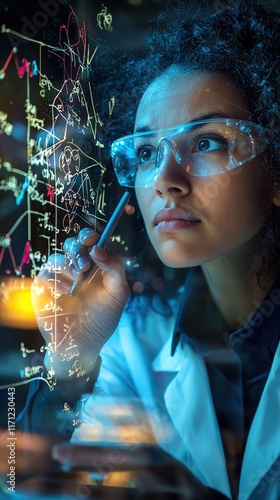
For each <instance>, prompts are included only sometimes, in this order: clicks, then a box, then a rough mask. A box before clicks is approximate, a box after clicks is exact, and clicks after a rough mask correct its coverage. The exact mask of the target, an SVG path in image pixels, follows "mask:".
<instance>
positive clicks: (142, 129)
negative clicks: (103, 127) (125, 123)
mask: <svg viewBox="0 0 280 500" xmlns="http://www.w3.org/2000/svg"><path fill="white" fill-rule="evenodd" d="M212 118H230V117H229V116H228V115H227V114H225V113H217V112H215V113H208V114H206V115H201V116H198V117H197V118H194V119H193V120H191V121H189V122H187V124H190V125H191V124H195V123H197V122H201V121H204V120H211V119H212ZM180 125H183V124H182V123H178V126H180ZM175 126H176V125H175ZM168 128H170V127H168ZM156 130H159V129H156ZM142 132H154V130H153V129H152V128H150V127H147V126H145V127H138V128H137V129H136V130H135V132H134V134H140V133H142Z"/></svg>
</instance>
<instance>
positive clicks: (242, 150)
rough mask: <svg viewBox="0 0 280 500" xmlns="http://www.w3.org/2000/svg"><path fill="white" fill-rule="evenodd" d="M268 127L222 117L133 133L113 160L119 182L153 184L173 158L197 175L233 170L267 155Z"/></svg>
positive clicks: (115, 149) (119, 142)
mask: <svg viewBox="0 0 280 500" xmlns="http://www.w3.org/2000/svg"><path fill="white" fill-rule="evenodd" d="M267 144H268V139H267V129H265V128H264V127H262V126H260V125H257V124H256V123H252V122H250V121H244V120H235V119H232V118H218V119H209V120H201V121H192V122H189V123H186V124H183V125H177V126H175V127H170V128H166V129H161V130H152V131H148V132H139V133H135V134H131V135H127V136H125V137H122V138H120V139H118V140H116V141H114V142H113V144H112V146H111V157H112V161H113V166H114V170H115V172H116V175H117V178H118V181H119V183H120V184H121V185H122V186H126V187H144V186H148V185H149V184H150V183H151V182H152V181H153V179H154V177H155V174H156V171H157V169H158V168H160V166H161V164H162V162H164V161H165V160H166V159H168V158H169V156H170V153H172V154H173V156H174V158H175V160H176V162H177V163H178V164H179V165H182V167H183V168H184V169H185V171H186V172H188V173H189V174H191V175H194V176H198V177H206V176H210V175H215V174H221V173H223V172H228V171H229V170H232V169H234V168H237V167H239V166H240V165H243V164H244V163H246V162H248V161H250V160H252V159H253V158H255V157H256V156H257V155H259V154H260V153H262V152H263V151H264V150H265V148H266V146H267Z"/></svg>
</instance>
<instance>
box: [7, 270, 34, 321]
mask: <svg viewBox="0 0 280 500" xmlns="http://www.w3.org/2000/svg"><path fill="white" fill-rule="evenodd" d="M32 281H33V280H32V279H31V278H22V277H19V278H18V277H14V276H13V277H9V278H3V279H2V278H1V281H0V324H1V325H3V326H8V327H11V328H21V329H22V328H23V329H35V328H36V325H37V323H36V318H35V314H34V310H33V306H32V302H31V284H32Z"/></svg>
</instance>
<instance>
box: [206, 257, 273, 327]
mask: <svg viewBox="0 0 280 500" xmlns="http://www.w3.org/2000/svg"><path fill="white" fill-rule="evenodd" d="M259 263H260V261H259V257H258V256H257V255H256V254H253V253H252V252H251V253H250V252H248V251H244V250H243V251H242V252H240V250H239V251H238V252H233V253H231V254H228V255H226V256H223V257H219V258H218V259H215V260H213V261H211V262H207V263H206V264H203V265H202V266H201V267H202V270H203V272H204V275H205V278H206V281H207V284H208V287H209V290H210V293H211V295H212V298H213V300H214V301H215V303H216V305H217V307H218V309H219V311H220V313H221V314H222V316H223V317H224V319H225V321H226V323H227V324H228V326H229V328H230V329H231V330H232V331H233V330H236V329H237V328H240V327H241V326H242V325H244V324H245V323H247V322H248V320H249V319H250V316H251V315H252V314H253V313H254V311H255V310H256V309H257V307H258V306H259V304H260V303H261V302H262V301H263V299H264V297H265V295H266V294H267V291H268V289H269V287H270V286H271V285H272V283H268V284H267V286H265V288H261V287H260V285H259V283H258V279H257V269H258V266H259Z"/></svg>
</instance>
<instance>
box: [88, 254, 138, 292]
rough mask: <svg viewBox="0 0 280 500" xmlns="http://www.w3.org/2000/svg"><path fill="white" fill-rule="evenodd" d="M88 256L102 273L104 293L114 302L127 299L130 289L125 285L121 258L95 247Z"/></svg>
mask: <svg viewBox="0 0 280 500" xmlns="http://www.w3.org/2000/svg"><path fill="white" fill-rule="evenodd" d="M90 256H91V258H92V259H93V261H94V262H95V264H96V265H97V266H98V267H99V268H100V270H101V271H102V278H103V286H104V289H105V291H106V292H107V293H108V294H110V295H111V296H112V297H113V298H114V299H115V300H116V299H118V298H120V299H121V300H124V298H125V297H126V298H128V297H129V295H130V289H129V287H128V284H127V280H126V275H125V269H124V264H123V260H122V258H121V257H120V256H119V255H116V254H113V253H111V252H108V251H107V250H105V249H104V248H100V247H97V246H94V247H93V249H92V250H91V252H90Z"/></svg>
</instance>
